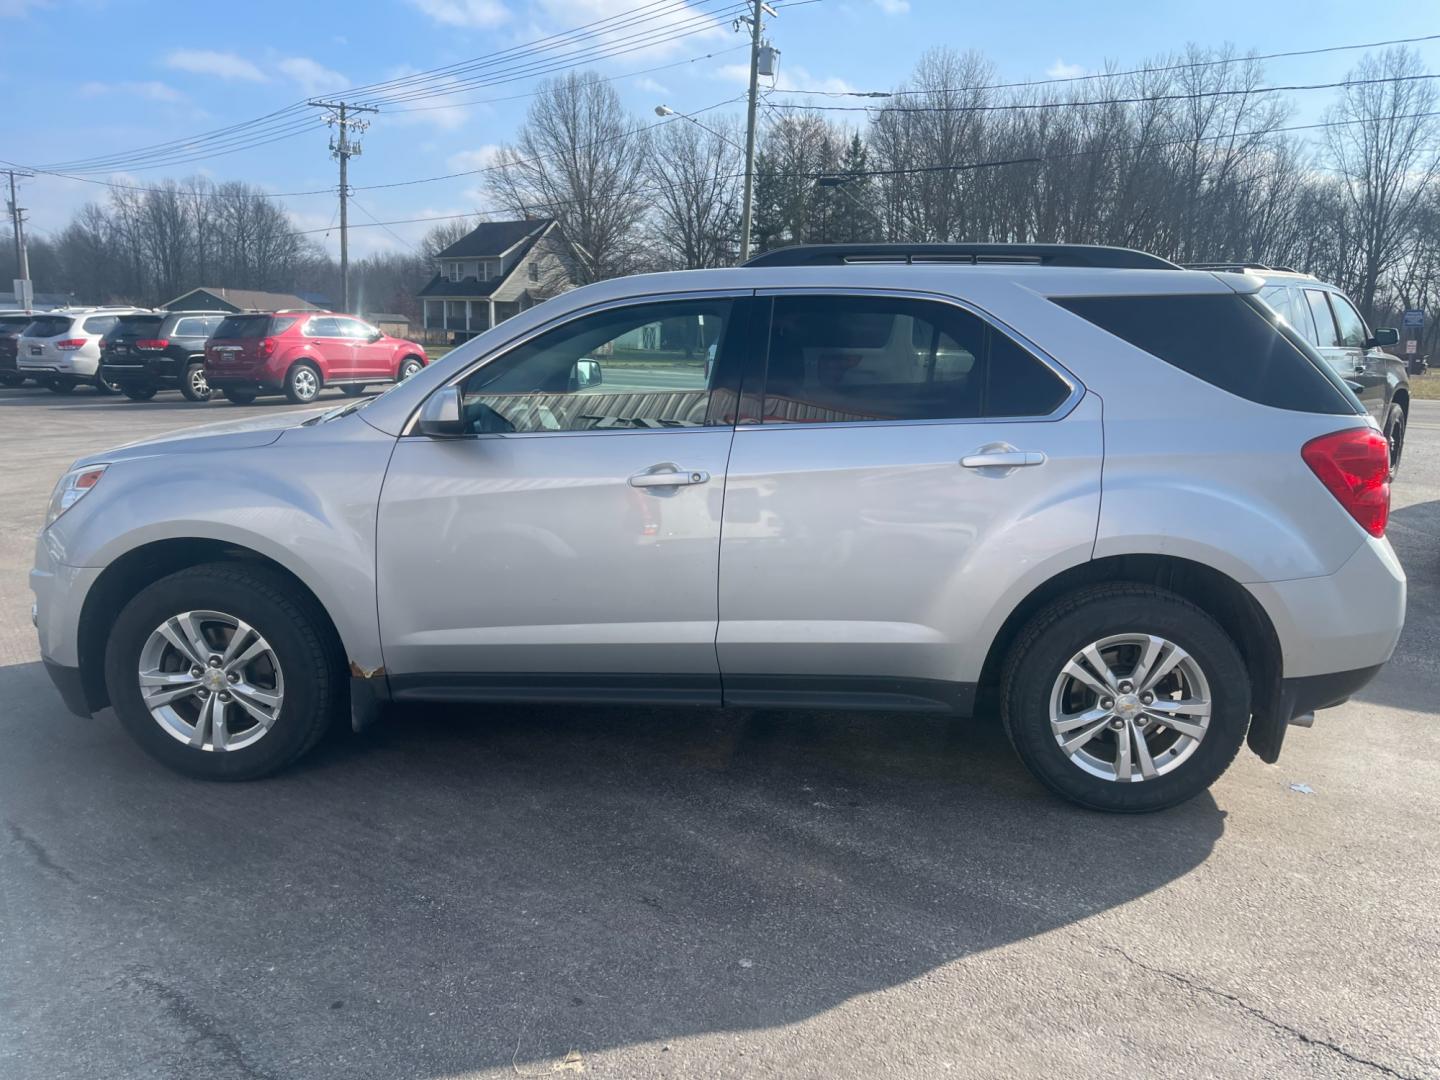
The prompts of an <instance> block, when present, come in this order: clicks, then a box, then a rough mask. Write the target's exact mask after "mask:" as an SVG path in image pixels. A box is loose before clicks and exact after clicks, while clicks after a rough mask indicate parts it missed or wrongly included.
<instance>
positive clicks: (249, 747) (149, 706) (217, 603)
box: [105, 563, 344, 780]
mask: <svg viewBox="0 0 1440 1080" xmlns="http://www.w3.org/2000/svg"><path fill="white" fill-rule="evenodd" d="M295 593H296V590H295V587H294V585H293V583H291V582H289V581H287V580H286V579H285V578H283V577H282V576H281V575H279V574H276V573H273V572H269V571H266V570H264V569H263V568H258V567H248V566H236V565H233V564H225V563H215V564H210V565H206V566H198V567H193V568H191V569H188V570H182V571H180V572H179V573H176V574H172V575H170V576H169V577H166V578H162V579H161V580H160V581H157V582H155V583H154V584H153V585H150V586H148V587H147V588H145V589H143V590H142V591H141V592H140V593H139V594H137V595H136V596H135V597H134V598H133V599H132V600H131V601H130V602H129V603H128V604H126V605H125V607H124V609H123V610H122V611H121V612H120V615H119V618H117V619H116V621H115V625H114V628H113V629H112V630H111V633H110V640H109V642H108V644H107V646H106V650H105V681H106V686H107V688H108V690H109V692H110V700H111V702H112V703H113V705H114V707H115V712H116V715H118V716H119V718H120V721H121V723H122V724H123V725H124V727H125V729H126V730H127V731H128V732H129V734H130V735H131V736H132V737H133V738H134V739H135V740H136V741H137V742H139V743H140V745H141V746H142V747H143V748H144V749H145V750H146V751H147V752H148V753H149V754H151V755H152V756H153V757H155V758H157V759H158V760H159V761H161V762H163V763H164V764H166V765H168V766H170V767H171V768H173V769H176V770H177V771H179V772H182V773H186V774H187V775H190V776H198V777H203V778H207V779H215V780H249V779H254V778H256V777H260V776H264V775H266V774H268V773H272V772H275V771H276V770H277V769H281V768H283V767H285V766H286V765H288V764H290V763H291V762H292V761H294V760H295V759H296V758H298V757H300V755H302V754H304V753H305V752H306V751H307V750H309V749H310V748H311V747H312V746H314V745H315V743H316V742H317V741H318V740H319V738H320V736H321V735H322V734H323V733H324V732H325V729H326V728H327V727H328V726H329V724H330V722H331V720H332V719H333V718H334V716H335V715H336V713H337V711H338V709H339V708H340V706H341V705H342V704H343V700H344V690H343V685H344V683H343V664H342V662H341V659H340V653H339V651H338V646H337V644H336V643H335V642H333V640H332V638H333V634H330V633H328V632H327V630H326V628H325V626H324V621H323V615H322V614H321V613H320V612H319V611H318V610H315V606H314V604H313V602H311V603H306V602H305V600H306V599H307V598H304V597H296V595H295Z"/></svg>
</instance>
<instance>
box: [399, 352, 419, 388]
mask: <svg viewBox="0 0 1440 1080" xmlns="http://www.w3.org/2000/svg"><path fill="white" fill-rule="evenodd" d="M424 366H425V365H424V364H422V363H421V362H420V361H419V360H418V359H417V358H416V357H413V356H407V357H406V358H405V359H404V360H402V361H400V370H399V371H398V372H397V373H396V376H395V378H396V381H397V382H404V381H405V380H406V379H408V378H410V376H412V375H415V374H417V373H418V372H419V371H420V370H421V369H422V368H423V367H424Z"/></svg>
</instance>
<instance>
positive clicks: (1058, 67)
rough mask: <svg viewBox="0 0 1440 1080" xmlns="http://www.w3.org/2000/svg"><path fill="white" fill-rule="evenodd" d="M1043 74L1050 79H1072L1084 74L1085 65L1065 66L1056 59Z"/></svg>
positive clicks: (1065, 64)
mask: <svg viewBox="0 0 1440 1080" xmlns="http://www.w3.org/2000/svg"><path fill="white" fill-rule="evenodd" d="M1045 74H1046V75H1049V76H1050V78H1052V79H1073V78H1075V77H1076V76H1077V75H1084V74H1085V65H1084V64H1067V63H1066V62H1065V61H1064V60H1061V59H1059V58H1058V57H1057V58H1056V60H1055V62H1054V63H1053V64H1051V65H1050V66H1049V67H1048V68H1046V69H1045Z"/></svg>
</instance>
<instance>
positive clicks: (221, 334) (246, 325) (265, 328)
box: [215, 315, 294, 340]
mask: <svg viewBox="0 0 1440 1080" xmlns="http://www.w3.org/2000/svg"><path fill="white" fill-rule="evenodd" d="M276 321H277V322H278V321H279V320H276ZM291 322H294V320H293V319H292V320H291ZM269 331H270V316H269V315H227V316H226V317H225V318H224V319H223V320H221V322H220V325H219V327H218V328H217V329H216V330H215V336H216V337H217V338H224V339H227V340H229V339H235V338H241V339H243V338H262V337H264V336H265V335H266V334H267V333H268V332H269ZM276 332H277V333H278V332H279V331H276Z"/></svg>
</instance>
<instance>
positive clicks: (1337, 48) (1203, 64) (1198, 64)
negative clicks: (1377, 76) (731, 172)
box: [781, 0, 1440, 98]
mask: <svg viewBox="0 0 1440 1080" xmlns="http://www.w3.org/2000/svg"><path fill="white" fill-rule="evenodd" d="M801 2H804V3H812V2H814V0H801ZM786 6H787V7H793V6H794V5H793V4H791V5H786ZM1422 41H1440V34H1424V35H1421V36H1420V37H1405V38H1390V39H1389V40H1386V41H1366V42H1362V43H1360V44H1358V45H1327V46H1325V47H1324V48H1320V49H1290V50H1287V51H1286V52H1273V53H1248V54H1246V55H1245V56H1227V57H1223V58H1221V59H1219V60H1195V61H1189V62H1186V63H1183V64H1166V65H1163V66H1161V67H1144V68H1131V69H1129V70H1128V71H1097V72H1095V73H1094V74H1091V75H1064V76H1059V77H1056V78H1051V79H1025V80H1022V81H1020V82H1008V83H982V84H979V85H976V86H945V87H939V88H935V89H927V90H784V91H781V92H782V93H786V94H819V95H823V96H829V97H884V98H888V97H905V96H907V95H917V94H968V93H973V92H974V91H976V90H1011V89H1016V88H1019V87H1025V86H1055V85H1057V84H1060V83H1074V82H1085V81H1087V80H1091V79H1119V78H1123V77H1124V76H1127V75H1159V74H1163V73H1165V72H1169V71H1191V70H1194V69H1197V68H1208V67H1220V66H1222V65H1224V64H1243V63H1246V62H1247V61H1251V60H1280V59H1284V58H1287V57H1293V56H1319V55H1320V54H1322V53H1336V52H1350V51H1353V50H1356V49H1378V48H1381V47H1383V46H1386V45H1412V44H1415V43H1417V42H1422Z"/></svg>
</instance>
